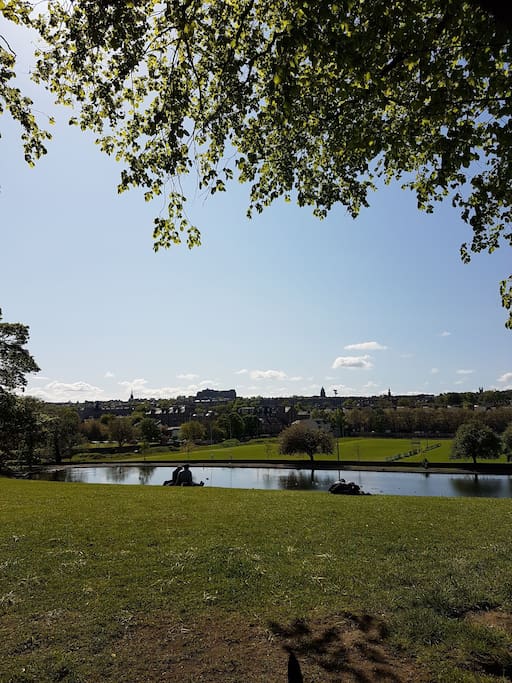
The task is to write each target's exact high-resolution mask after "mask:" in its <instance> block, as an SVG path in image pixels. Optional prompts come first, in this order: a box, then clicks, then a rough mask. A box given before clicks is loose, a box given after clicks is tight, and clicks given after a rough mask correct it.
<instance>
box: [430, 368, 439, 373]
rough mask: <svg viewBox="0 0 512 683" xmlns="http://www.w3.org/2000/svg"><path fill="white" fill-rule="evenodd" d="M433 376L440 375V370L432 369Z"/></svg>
mask: <svg viewBox="0 0 512 683" xmlns="http://www.w3.org/2000/svg"><path fill="white" fill-rule="evenodd" d="M430 372H431V374H432V375H438V374H439V368H432V370H431V371H430Z"/></svg>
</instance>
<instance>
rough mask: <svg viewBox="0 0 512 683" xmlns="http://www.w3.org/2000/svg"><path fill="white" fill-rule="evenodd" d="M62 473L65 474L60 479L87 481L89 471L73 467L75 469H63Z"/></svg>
mask: <svg viewBox="0 0 512 683" xmlns="http://www.w3.org/2000/svg"><path fill="white" fill-rule="evenodd" d="M61 474H63V477H62V479H59V480H58V481H73V482H82V483H87V472H86V471H84V470H82V469H80V468H79V467H73V469H69V470H61Z"/></svg>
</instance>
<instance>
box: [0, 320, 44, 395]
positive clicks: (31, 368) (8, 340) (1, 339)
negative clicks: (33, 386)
mask: <svg viewBox="0 0 512 683" xmlns="http://www.w3.org/2000/svg"><path fill="white" fill-rule="evenodd" d="M28 338H29V332H28V327H27V325H23V324H22V323H6V322H2V309H1V308H0V391H1V390H2V389H3V390H11V389H16V388H19V387H24V386H25V385H26V384H27V380H26V377H25V375H27V374H29V373H31V372H39V367H38V365H37V363H36V362H35V360H34V359H33V358H32V356H31V355H30V353H29V352H28V351H27V349H25V348H24V346H25V344H26V343H27V342H28Z"/></svg>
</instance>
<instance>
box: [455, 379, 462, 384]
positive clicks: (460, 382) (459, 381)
mask: <svg viewBox="0 0 512 683" xmlns="http://www.w3.org/2000/svg"><path fill="white" fill-rule="evenodd" d="M455 384H464V380H463V379H459V380H457V381H456V382H455Z"/></svg>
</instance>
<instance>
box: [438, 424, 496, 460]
mask: <svg viewBox="0 0 512 683" xmlns="http://www.w3.org/2000/svg"><path fill="white" fill-rule="evenodd" d="M501 449H502V446H501V440H500V438H499V436H498V435H497V434H496V432H493V430H492V429H491V428H490V427H488V426H487V425H484V424H482V423H481V422H466V423H464V424H462V425H461V426H460V427H459V428H458V429H457V432H456V434H455V438H454V440H453V444H452V453H451V456H450V457H451V458H453V459H454V460H466V459H468V458H471V459H472V460H473V462H474V464H475V465H476V460H477V458H482V459H483V460H493V459H495V458H499V457H500V455H501Z"/></svg>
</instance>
